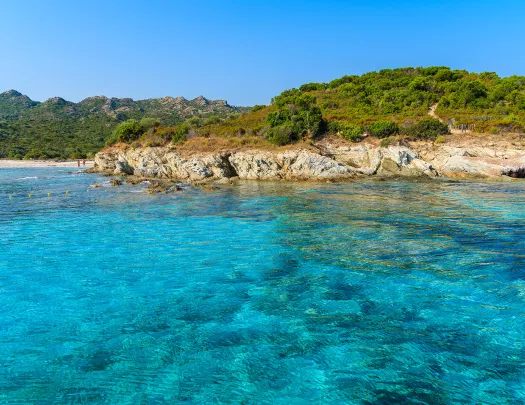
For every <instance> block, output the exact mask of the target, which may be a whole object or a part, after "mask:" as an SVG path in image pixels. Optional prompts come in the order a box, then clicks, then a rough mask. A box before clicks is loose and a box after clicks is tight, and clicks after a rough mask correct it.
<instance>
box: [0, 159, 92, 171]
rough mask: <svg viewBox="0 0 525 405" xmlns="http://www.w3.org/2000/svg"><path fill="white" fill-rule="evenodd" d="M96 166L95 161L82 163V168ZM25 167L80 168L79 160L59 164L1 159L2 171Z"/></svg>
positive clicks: (0, 166)
mask: <svg viewBox="0 0 525 405" xmlns="http://www.w3.org/2000/svg"><path fill="white" fill-rule="evenodd" d="M93 164H94V161H93V160H86V165H85V166H84V165H83V164H82V160H81V162H80V167H92V166H93ZM24 167H28V168H31V167H35V168H36V167H78V161H77V160H68V161H62V162H57V161H54V160H12V159H0V169H4V168H9V169H14V168H24Z"/></svg>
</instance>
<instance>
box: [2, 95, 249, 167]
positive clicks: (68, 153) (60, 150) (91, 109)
mask: <svg viewBox="0 0 525 405" xmlns="http://www.w3.org/2000/svg"><path fill="white" fill-rule="evenodd" d="M246 110H247V109H246V108H239V107H233V106H230V105H228V103H227V102H226V101H222V100H216V101H213V100H207V99H206V98H204V97H202V96H201V97H197V98H195V99H193V100H186V99H184V98H182V97H177V98H173V97H164V98H159V99H148V100H138V101H134V100H132V99H130V98H121V99H119V98H107V97H104V96H96V97H89V98H87V99H85V100H83V101H81V102H79V103H72V102H70V101H66V100H64V99H62V98H60V97H55V98H51V99H49V100H47V101H45V102H43V103H40V102H37V101H33V100H31V99H30V98H29V97H27V96H25V95H22V94H21V93H19V92H17V91H15V90H9V91H6V92H4V93H1V94H0V158H15V159H21V158H26V159H54V158H57V159H64V158H82V157H86V156H92V155H93V154H94V153H96V152H97V151H98V150H100V149H101V148H102V147H103V146H104V144H105V142H106V141H107V139H108V138H109V137H110V136H111V134H112V133H113V130H114V128H115V127H116V126H117V125H118V124H119V123H121V122H124V121H126V120H129V119H135V120H141V119H143V118H145V117H149V118H152V119H155V120H156V121H158V123H159V124H162V125H164V126H171V125H175V124H177V123H180V122H183V121H184V120H186V119H188V118H190V117H208V116H212V115H213V116H218V117H227V116H229V115H231V114H237V113H239V112H243V111H246Z"/></svg>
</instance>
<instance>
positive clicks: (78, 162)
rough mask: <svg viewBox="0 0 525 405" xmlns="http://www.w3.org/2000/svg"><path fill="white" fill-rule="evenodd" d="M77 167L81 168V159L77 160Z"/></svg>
mask: <svg viewBox="0 0 525 405" xmlns="http://www.w3.org/2000/svg"><path fill="white" fill-rule="evenodd" d="M77 166H78V167H80V159H79V160H77Z"/></svg>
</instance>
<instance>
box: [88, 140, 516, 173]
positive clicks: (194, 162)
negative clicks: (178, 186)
mask: <svg viewBox="0 0 525 405" xmlns="http://www.w3.org/2000/svg"><path fill="white" fill-rule="evenodd" d="M455 138H456V139H454V136H453V137H452V139H451V140H448V141H447V142H446V143H443V144H438V143H434V142H431V141H425V142H423V141H422V142H410V143H408V142H406V141H403V140H400V141H396V142H393V143H392V144H390V145H388V146H387V145H383V146H381V144H380V142H378V141H373V140H367V141H364V142H361V143H347V142H343V141H341V140H340V139H336V138H333V139H325V140H323V141H320V142H312V143H310V144H301V146H290V147H287V148H275V149H268V150H266V149H249V148H248V149H241V148H237V149H219V150H215V151H209V150H208V151H198V150H192V151H187V150H185V149H184V148H175V147H170V146H166V147H139V148H132V147H130V146H126V147H122V148H112V149H108V150H105V151H101V152H99V153H98V154H97V155H96V157H95V164H94V167H93V169H91V171H93V172H98V173H104V174H109V175H133V176H136V177H139V178H160V179H174V180H179V181H186V182H199V181H220V182H228V181H229V179H240V180H292V181H298V180H308V181H344V180H349V179H355V178H360V177H370V176H375V177H382V178H383V177H411V178H414V177H418V178H432V179H433V178H453V179H499V180H512V179H516V178H525V147H524V146H523V144H522V143H521V142H511V141H508V140H497V139H490V138H486V137H482V138H477V137H475V136H474V137H473V136H470V137H467V136H463V137H460V136H456V137H455Z"/></svg>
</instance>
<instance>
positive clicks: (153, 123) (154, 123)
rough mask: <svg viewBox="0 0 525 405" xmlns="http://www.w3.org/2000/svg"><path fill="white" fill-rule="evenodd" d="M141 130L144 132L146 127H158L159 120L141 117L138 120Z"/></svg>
mask: <svg viewBox="0 0 525 405" xmlns="http://www.w3.org/2000/svg"><path fill="white" fill-rule="evenodd" d="M139 124H140V126H141V127H142V131H143V132H146V131H147V130H148V129H151V128H157V127H160V121H159V120H158V119H157V118H142V119H141V120H140V122H139Z"/></svg>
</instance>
